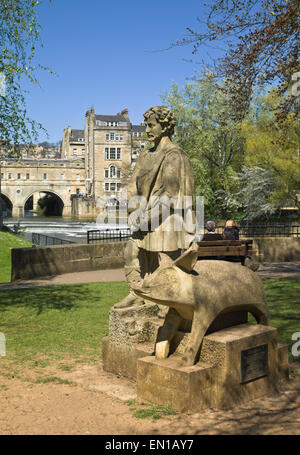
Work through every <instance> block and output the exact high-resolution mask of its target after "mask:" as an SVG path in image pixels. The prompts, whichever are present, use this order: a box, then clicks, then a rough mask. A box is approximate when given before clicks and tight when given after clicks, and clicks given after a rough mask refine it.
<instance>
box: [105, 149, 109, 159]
mask: <svg viewBox="0 0 300 455" xmlns="http://www.w3.org/2000/svg"><path fill="white" fill-rule="evenodd" d="M105 159H106V160H108V159H109V156H108V147H106V148H105Z"/></svg>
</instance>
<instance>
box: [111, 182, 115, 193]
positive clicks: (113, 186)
mask: <svg viewBox="0 0 300 455" xmlns="http://www.w3.org/2000/svg"><path fill="white" fill-rule="evenodd" d="M110 191H116V184H115V183H110Z"/></svg>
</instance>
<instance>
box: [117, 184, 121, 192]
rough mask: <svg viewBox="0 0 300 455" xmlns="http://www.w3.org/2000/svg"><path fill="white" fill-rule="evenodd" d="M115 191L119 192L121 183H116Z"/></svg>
mask: <svg viewBox="0 0 300 455" xmlns="http://www.w3.org/2000/svg"><path fill="white" fill-rule="evenodd" d="M117 191H121V183H117Z"/></svg>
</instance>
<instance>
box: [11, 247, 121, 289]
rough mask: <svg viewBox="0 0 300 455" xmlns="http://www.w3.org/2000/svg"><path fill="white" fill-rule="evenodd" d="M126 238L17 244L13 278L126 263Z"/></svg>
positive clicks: (13, 263) (81, 270)
mask: <svg viewBox="0 0 300 455" xmlns="http://www.w3.org/2000/svg"><path fill="white" fill-rule="evenodd" d="M125 245H126V243H125V242H112V243H99V244H89V245H55V246H44V247H36V248H34V247H32V248H13V249H12V252H11V259H12V273H11V281H16V280H28V279H31V278H37V277H42V276H51V275H61V274H63V273H72V272H85V271H88V270H108V269H118V268H122V267H123V266H124V247H125Z"/></svg>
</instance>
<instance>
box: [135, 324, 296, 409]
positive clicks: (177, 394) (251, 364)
mask: <svg viewBox="0 0 300 455" xmlns="http://www.w3.org/2000/svg"><path fill="white" fill-rule="evenodd" d="M181 344H182V346H180V345H179V346H178V349H177V350H176V353H175V354H173V355H171V356H170V357H168V358H167V359H157V358H155V356H154V355H152V356H147V357H144V358H139V359H138V361H137V392H138V398H139V399H140V400H141V401H149V402H151V403H155V404H159V405H168V404H171V405H172V407H173V409H175V410H177V411H180V412H187V411H191V412H196V411H199V410H201V409H205V408H220V409H226V408H230V407H232V406H235V405H238V404H241V403H243V402H245V401H249V400H251V399H254V398H258V397H260V396H264V395H269V394H272V393H275V392H277V391H278V383H279V381H280V379H282V378H287V377H288V360H287V355H288V351H287V346H285V345H284V346H283V345H279V346H278V345H277V330H276V329H275V328H272V327H268V326H263V325H254V324H253V325H252V324H241V325H238V326H235V327H230V328H226V329H223V330H220V331H218V332H214V333H211V334H209V335H207V336H205V337H204V340H203V343H202V349H201V354H200V359H199V362H198V363H197V364H196V365H193V366H191V367H182V366H180V360H181V353H182V350H183V347H184V346H183V345H184V344H185V341H184V337H183V339H182V341H181Z"/></svg>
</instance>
